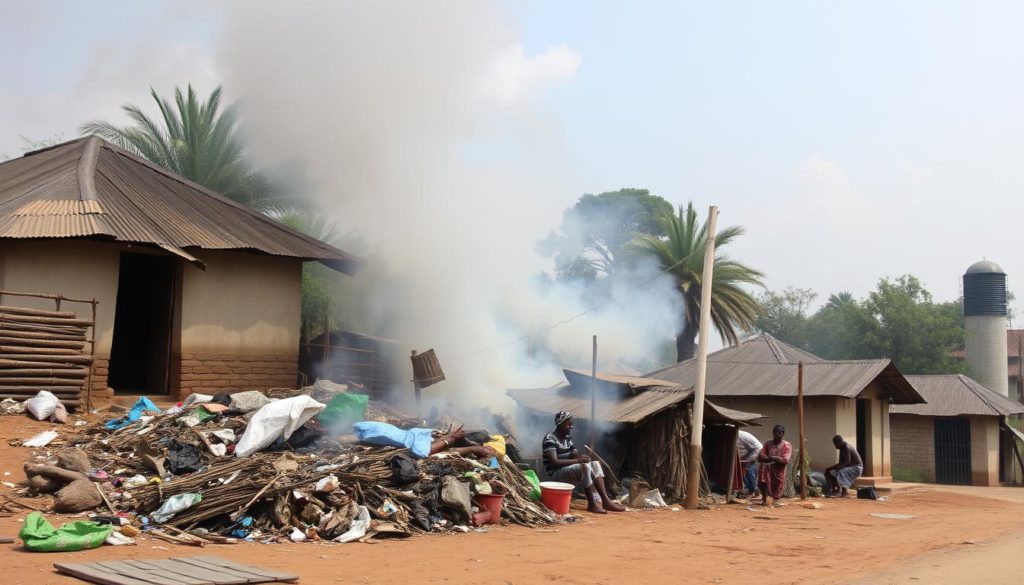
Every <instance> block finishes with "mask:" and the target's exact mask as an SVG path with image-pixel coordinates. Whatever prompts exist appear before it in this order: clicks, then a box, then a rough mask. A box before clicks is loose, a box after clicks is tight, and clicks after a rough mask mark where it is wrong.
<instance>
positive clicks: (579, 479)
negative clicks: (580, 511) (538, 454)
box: [541, 410, 625, 514]
mask: <svg viewBox="0 0 1024 585" xmlns="http://www.w3.org/2000/svg"><path fill="white" fill-rule="evenodd" d="M571 432H572V415H571V414H569V413H568V412H566V411H564V410H563V411H560V412H559V413H558V414H556V415H555V430H554V432H551V433H548V434H547V435H545V436H544V443H543V444H542V446H541V449H542V450H543V451H544V469H545V471H547V472H548V476H550V477H551V479H553V480H554V481H562V482H566V483H571V484H575V485H577V486H579V487H582V488H583V490H584V491H585V492H586V493H587V511H588V512H593V513H594V514H605V513H606V511H607V510H611V511H612V512H622V511H623V510H625V508H624V507H622V505H621V504H619V503H618V502H616V501H615V500H613V499H611V498H610V497H608V491H607V490H606V489H605V487H604V471H603V470H602V469H601V464H600V463H598V462H596V461H591V460H590V458H589V457H587V456H586V455H580V454H579V453H578V452H577V451H576V446H575V445H574V444H573V442H572V439H571V438H570V437H569V434H570V433H571Z"/></svg>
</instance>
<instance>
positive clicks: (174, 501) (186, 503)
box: [150, 493, 203, 524]
mask: <svg viewBox="0 0 1024 585" xmlns="http://www.w3.org/2000/svg"><path fill="white" fill-rule="evenodd" d="M201 501H203V496H202V495H201V494H191V493H187V494H178V495H176V496H171V497H169V498H167V499H166V500H164V503H163V504H162V505H161V506H160V509H159V510H157V511H156V512H153V513H152V514H150V517H151V518H152V519H153V522H156V523H157V524H163V523H164V522H167V521H168V520H170V519H171V518H174V516H175V515H176V514H178V513H179V512H184V511H185V510H188V509H189V508H191V507H192V506H195V505H196V504H198V503H199V502H201Z"/></svg>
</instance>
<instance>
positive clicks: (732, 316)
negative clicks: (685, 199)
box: [633, 202, 764, 361]
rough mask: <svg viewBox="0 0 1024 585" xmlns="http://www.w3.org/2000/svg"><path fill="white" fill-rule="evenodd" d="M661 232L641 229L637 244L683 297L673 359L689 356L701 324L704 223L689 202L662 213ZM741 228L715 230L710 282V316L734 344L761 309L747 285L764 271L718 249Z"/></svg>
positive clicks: (725, 338)
mask: <svg viewBox="0 0 1024 585" xmlns="http://www.w3.org/2000/svg"><path fill="white" fill-rule="evenodd" d="M660 219H661V224H662V229H663V230H664V233H665V234H666V235H665V236H658V235H655V234H640V235H638V236H637V237H636V238H635V239H634V241H633V245H634V246H635V249H636V250H638V251H640V252H646V253H650V254H653V255H654V257H655V258H656V259H657V260H658V263H659V264H660V265H661V268H662V270H664V271H665V272H666V273H668V274H669V275H670V276H671V277H672V278H673V279H674V280H675V283H676V287H677V290H678V291H679V294H680V297H681V299H682V302H683V311H684V314H683V329H682V331H681V332H680V333H679V334H678V335H676V360H678V361H683V360H688V359H690V358H692V357H693V355H694V353H695V351H696V343H695V338H696V337H697V332H698V330H699V329H700V303H701V288H702V283H701V281H702V280H703V277H704V276H703V271H704V251H705V249H706V248H707V242H708V234H707V225H706V224H705V223H704V222H702V221H700V220H698V219H697V211H696V210H695V209H694V208H693V203H692V202H691V203H688V204H687V206H686V207H682V206H680V207H679V212H678V214H676V213H671V212H669V213H664V214H662V215H661V216H660ZM742 234H743V228H742V227H739V226H731V227H727V228H725V229H723V230H721V231H719V232H718V234H717V235H716V236H715V266H714V276H713V278H712V285H711V321H712V323H714V326H715V329H717V330H718V334H719V335H720V336H721V338H722V341H723V342H727V343H729V344H736V343H738V342H739V332H741V331H749V330H751V329H753V327H754V325H755V323H756V320H757V315H758V313H759V311H760V306H759V305H758V302H757V299H756V298H754V296H753V295H752V294H751V293H750V292H748V290H747V288H748V287H764V284H763V282H762V278H763V277H764V275H763V274H762V273H761V272H760V271H758V270H755V269H753V268H751V267H749V266H747V265H745V264H741V263H739V262H737V261H735V260H732V259H731V258H729V257H728V256H726V255H725V254H723V253H722V249H723V248H725V247H726V246H728V245H729V243H731V242H732V241H733V240H734V239H736V238H737V237H739V236H741V235H742Z"/></svg>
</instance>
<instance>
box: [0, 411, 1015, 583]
mask: <svg viewBox="0 0 1024 585" xmlns="http://www.w3.org/2000/svg"><path fill="white" fill-rule="evenodd" d="M45 428H48V425H43V424H41V423H35V422H33V421H28V420H27V419H23V418H21V417H2V418H0V474H2V473H3V472H5V471H9V472H10V473H11V476H8V477H4V478H3V479H4V480H6V481H21V480H22V479H23V473H22V471H21V464H22V463H23V462H24V460H25V459H26V457H27V456H28V454H29V452H30V451H29V450H28V449H23V448H14V447H9V446H8V445H7V441H8V440H9V439H11V438H25V437H28V436H30V435H31V434H34V433H35V432H38V431H39V430H43V429H45ZM10 491H11V490H10V489H8V488H4V487H0V493H10ZM26 501H27V502H32V501H33V500H26ZM818 501H821V500H818ZM824 505H825V508H824V509H821V510H808V509H804V508H803V507H801V506H800V504H799V502H797V501H793V502H790V503H789V505H788V506H787V507H785V508H781V509H776V510H772V511H771V512H770V514H769V515H770V517H771V519H764V518H759V517H761V516H764V515H765V512H764V511H763V510H761V509H758V510H757V511H749V510H747V509H746V507H745V506H738V505H730V506H725V507H722V508H720V509H717V510H703V511H692V512H691V511H685V510H683V511H678V512H673V511H670V510H657V511H648V512H628V513H624V514H618V515H609V516H605V517H597V516H591V515H587V514H585V513H584V514H582V516H583V520H582V522H580V523H578V524H575V525H564V526H558V527H554V528H543V529H533V530H531V529H526V528H519V527H512V526H503V527H497V528H491V529H490V531H489V532H488V533H487V534H475V533H470V534H463V535H452V536H449V535H433V536H422V537H413V538H411V539H408V540H404V541H386V542H380V543H378V544H358V543H355V544H347V545H327V544H311V543H302V544H279V545H261V544H238V545H226V546H207V547H205V548H203V549H196V548H192V547H183V546H174V545H171V544H168V543H165V542H162V541H157V540H151V539H149V538H147V537H142V538H140V539H138V541H139V544H138V546H134V547H111V546H104V547H101V548H99V549H95V550H91V551H83V552H77V553H52V554H44V553H29V552H25V551H24V550H23V549H22V548H21V546H20V542H19V543H18V544H15V545H0V561H2V567H3V571H4V575H3V577H2V578H0V582H2V583H5V584H22V583H24V584H26V585H28V584H33V585H43V584H48V583H76V582H79V583H80V581H76V580H74V579H70V578H68V577H64V576H61V575H58V574H57V573H55V572H54V571H53V568H52V564H53V563H54V562H59V561H63V562H88V561H97V560H104V559H126V558H168V557H174V556H189V555H196V554H214V555H220V556H223V557H225V558H229V559H233V560H236V561H239V562H245V563H251V564H258V565H263V566H266V567H272V568H276V569H282V570H287V571H290V572H294V573H297V574H299V575H301V580H300V583H304V584H321V583H323V584H327V583H368V584H390V583H402V584H413V583H416V584H420V583H424V584H426V583H430V584H432V583H474V584H481V585H483V584H491V583H497V584H502V585H504V584H507V583H512V584H515V585H521V584H528V583H551V582H557V583H566V584H575V583H579V584H583V583H616V584H624V583H736V584H739V583H743V584H749V583H753V582H767V583H780V584H781V583H861V582H864V583H878V584H880V583H889V582H900V583H903V582H922V583H924V582H930V583H936V582H942V576H943V575H944V574H946V573H945V572H943V571H942V570H941V568H937V567H936V565H941V563H947V564H956V563H957V562H958V561H957V559H959V558H961V557H963V558H964V559H968V557H966V556H963V555H967V554H974V551H977V550H984V549H985V547H989V549H991V550H1002V549H1003V548H1006V547H1007V546H1008V545H1007V544H1006V543H1007V542H1009V541H1010V540H1012V541H1013V542H1020V541H1021V538H1024V527H1022V524H1021V521H1020V519H1021V517H1022V516H1021V513H1022V512H1024V506H1022V504H1018V503H1014V502H1009V501H1003V500H996V499H990V498H981V497H974V496H971V495H962V494H953V493H946V492H941V491H936V490H930V489H923V490H912V491H903V492H897V493H895V494H894V495H893V496H892V497H891V499H890V501H887V502H871V501H858V500H845V501H838V500H825V501H824ZM872 512H890V513H902V514H913V515H915V516H916V517H915V518H913V519H910V520H885V519H880V518H875V517H872V516H870V514H871V513H872ZM24 516H25V515H24V514H18V515H16V516H13V517H9V518H0V535H4V536H14V535H16V533H17V531H18V530H19V528H20V526H21V525H20V523H19V522H18V520H20V519H22V518H24ZM48 517H49V518H50V519H51V521H54V522H57V523H59V522H61V521H64V518H60V517H57V516H54V515H50V516H48ZM967 540H970V541H974V543H975V544H972V545H965V544H963V543H964V541H967ZM929 553H932V554H929ZM937 553H950V554H937ZM976 556H977V555H976ZM989 556H993V555H989ZM977 558H979V559H989V557H988V556H985V555H980V556H977ZM1001 558H1005V556H1002V557H1001ZM852 559H859V561H857V562H854V561H853V560H852ZM932 559H941V561H938V560H936V561H935V562H933V561H932ZM1017 559H1019V557H1015V558H1011V560H1010V561H1008V562H1010V563H1016V564H1017V565H1018V568H1019V565H1024V563H1022V562H1021V561H1019V560H1017ZM965 562H970V561H969V560H965ZM977 565H978V568H977V569H976V570H975V569H971V570H967V569H964V568H963V567H961V569H960V573H961V574H970V575H971V576H972V577H973V578H972V579H971V580H972V581H974V582H985V583H1002V582H1015V581H1016V579H1013V575H1012V574H1010V573H1008V572H1006V569H1005V568H1000V566H998V565H997V564H994V563H992V562H990V559H989V560H987V561H985V562H979V563H977ZM964 566H966V565H964ZM1007 566H1009V565H1007ZM918 569H920V570H921V571H922V575H925V574H927V573H928V571H931V574H930V575H929V576H928V577H922V580H921V581H916V578H915V577H914V576H913V574H912V572H913V571H916V570H918ZM950 574H952V573H950ZM948 582H962V579H955V578H951V580H949V581H948Z"/></svg>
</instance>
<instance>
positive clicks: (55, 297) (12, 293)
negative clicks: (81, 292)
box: [0, 290, 96, 304]
mask: <svg viewBox="0 0 1024 585" xmlns="http://www.w3.org/2000/svg"><path fill="white" fill-rule="evenodd" d="M3 295H7V296H10V297H34V298H37V299H52V300H55V301H56V300H65V301H71V302H73V303H87V304H88V303H94V302H96V299H92V300H90V299H73V298H71V297H66V296H63V295H52V294H46V293H31V292H17V291H11V290H0V296H3Z"/></svg>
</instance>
